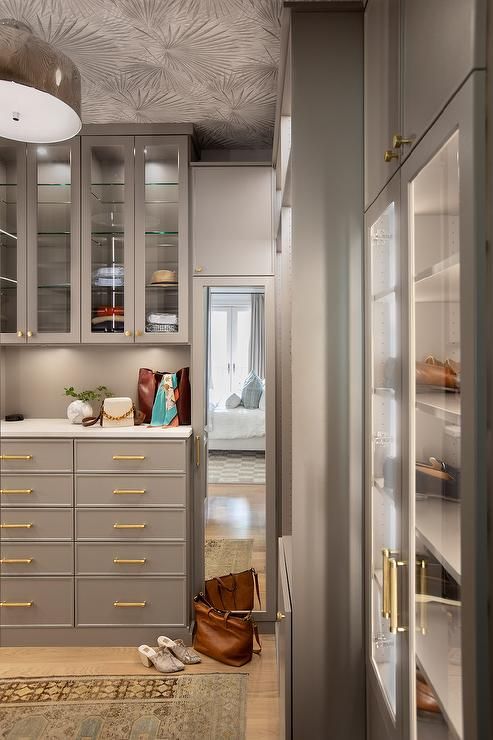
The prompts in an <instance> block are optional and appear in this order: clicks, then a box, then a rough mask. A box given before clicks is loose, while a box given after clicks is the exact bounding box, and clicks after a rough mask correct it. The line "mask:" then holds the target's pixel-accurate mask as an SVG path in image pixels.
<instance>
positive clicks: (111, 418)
mask: <svg viewBox="0 0 493 740" xmlns="http://www.w3.org/2000/svg"><path fill="white" fill-rule="evenodd" d="M143 421H144V417H143V415H142V414H141V413H140V412H136V410H135V406H134V404H133V402H132V399H131V398H126V397H122V398H105V399H104V401H103V403H102V404H101V408H100V410H99V414H98V415H97V416H86V417H85V418H84V419H82V425H83V426H85V427H90V426H93V425H94V424H97V423H98V422H99V424H100V425H101V426H102V427H133V426H138V425H139V424H142V422H143Z"/></svg>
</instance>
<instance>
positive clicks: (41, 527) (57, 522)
mask: <svg viewBox="0 0 493 740" xmlns="http://www.w3.org/2000/svg"><path fill="white" fill-rule="evenodd" d="M0 538H1V539H2V540H3V541H5V540H71V539H73V515H72V510H71V509H48V508H46V509H28V508H27V507H24V508H19V509H13V508H9V509H3V511H2V512H1V514H0Z"/></svg>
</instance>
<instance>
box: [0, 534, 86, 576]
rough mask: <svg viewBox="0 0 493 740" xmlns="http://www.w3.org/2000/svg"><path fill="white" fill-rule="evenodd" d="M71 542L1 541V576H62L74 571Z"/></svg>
mask: <svg viewBox="0 0 493 740" xmlns="http://www.w3.org/2000/svg"><path fill="white" fill-rule="evenodd" d="M73 547H74V546H73V544H72V543H71V542H43V543H38V542H2V543H1V544H0V574H1V575H3V576H41V575H43V576H44V575H52V576H63V575H72V574H73V572H74V555H73V553H74V549H73Z"/></svg>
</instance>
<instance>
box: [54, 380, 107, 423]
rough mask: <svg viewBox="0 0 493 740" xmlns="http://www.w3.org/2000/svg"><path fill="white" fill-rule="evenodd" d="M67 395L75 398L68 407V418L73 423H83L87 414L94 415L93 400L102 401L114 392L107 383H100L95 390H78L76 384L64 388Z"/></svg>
mask: <svg viewBox="0 0 493 740" xmlns="http://www.w3.org/2000/svg"><path fill="white" fill-rule="evenodd" d="M64 391H65V395H66V396H69V397H71V398H74V399H75V401H72V403H69V405H68V407H67V419H68V420H69V421H71V422H72V424H82V419H84V418H85V417H86V416H94V411H93V408H92V406H91V403H90V402H91V401H102V400H104V399H105V398H109V397H110V396H112V395H113V393H112V392H111V391H110V390H109V388H107V387H106V386H105V385H98V387H97V388H96V389H94V390H86V391H76V390H75V388H74V386H73V385H71V386H70V387H69V388H64Z"/></svg>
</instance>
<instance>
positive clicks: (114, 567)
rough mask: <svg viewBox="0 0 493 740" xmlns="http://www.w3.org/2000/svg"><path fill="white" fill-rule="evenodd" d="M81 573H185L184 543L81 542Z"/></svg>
mask: <svg viewBox="0 0 493 740" xmlns="http://www.w3.org/2000/svg"><path fill="white" fill-rule="evenodd" d="M76 547H77V563H76V568H77V573H78V575H119V576H141V575H155V574H158V573H159V574H162V575H185V572H186V571H185V558H186V555H185V543H184V542H163V543H159V544H153V543H149V542H147V543H145V544H144V543H143V544H140V543H137V542H109V543H104V544H98V543H95V542H90V543H89V542H86V543H82V542H79V543H78V544H77V546H76Z"/></svg>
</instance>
